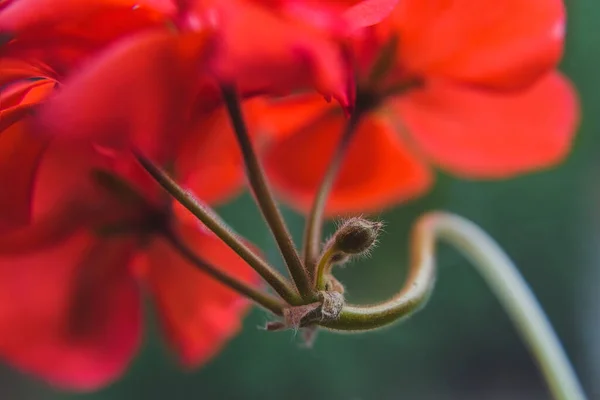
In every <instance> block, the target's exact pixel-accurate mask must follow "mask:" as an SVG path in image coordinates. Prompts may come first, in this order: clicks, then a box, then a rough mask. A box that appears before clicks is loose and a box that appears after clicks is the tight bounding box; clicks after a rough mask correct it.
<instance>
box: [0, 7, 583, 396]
mask: <svg viewBox="0 0 600 400" xmlns="http://www.w3.org/2000/svg"><path fill="white" fill-rule="evenodd" d="M563 33H564V12H563V8H562V4H561V2H560V1H558V0H550V1H548V0H544V1H542V0H531V1H529V2H527V3H526V4H525V3H523V2H519V1H516V0H502V1H501V2H500V3H498V4H496V5H495V6H494V7H490V6H489V5H487V6H486V5H484V4H483V3H481V2H480V1H477V0H454V1H440V0H425V1H422V0H404V1H401V2H399V5H397V6H396V1H391V0H364V1H330V2H317V1H310V0H141V1H140V0H137V1H134V0H87V1H80V0H6V1H0V190H1V193H0V357H2V358H3V359H4V360H6V361H7V362H9V363H11V364H13V365H15V366H17V367H18V368H20V369H21V370H23V371H26V372H31V373H34V374H36V375H39V376H41V377H43V378H44V379H46V380H48V381H49V382H51V383H53V384H56V385H60V386H63V387H70V388H78V389H92V388H96V387H99V386H101V385H104V384H106V383H107V382H109V381H111V380H113V379H115V378H116V377H118V376H119V375H120V374H121V373H122V372H123V370H124V369H125V368H126V366H127V365H128V362H129V361H130V360H131V358H132V357H133V354H134V353H135V351H136V349H137V347H138V346H139V342H140V336H141V324H142V321H141V306H140V289H141V290H142V291H143V292H146V293H148V294H149V295H150V297H151V298H152V299H153V301H154V303H155V306H156V310H157V312H158V315H159V318H160V321H161V322H162V325H163V328H164V332H165V336H166V339H167V340H168V342H169V343H170V344H171V346H172V347H173V348H174V350H175V351H176V352H177V353H178V354H179V356H180V358H181V360H182V362H183V363H185V364H187V365H197V364H199V363H202V362H203V361H205V360H207V359H208V358H209V357H210V356H211V355H212V354H214V353H215V352H216V351H217V350H218V349H219V347H220V346H221V345H222V344H223V343H224V342H225V341H226V340H227V339H228V338H229V337H231V336H232V335H233V334H234V333H235V332H236V331H237V329H238V327H239V320H240V318H241V316H242V315H243V313H244V310H245V309H246V307H245V306H246V303H245V302H244V301H243V298H242V297H241V296H240V295H239V294H237V293H235V292H233V291H232V290H231V289H229V288H227V287H225V286H223V285H222V284H220V283H217V282H216V281H214V280H212V278H210V277H208V276H207V275H205V274H204V273H203V272H200V271H198V270H197V269H195V268H194V266H192V265H191V264H190V263H189V262H188V261H187V260H186V259H184V257H183V256H182V255H180V254H179V253H178V252H177V251H176V249H175V248H173V247H172V244H171V243H170V242H169V240H168V235H165V232H169V233H170V234H173V235H176V236H177V237H179V238H182V240H183V241H185V242H186V243H187V244H189V246H190V247H191V248H193V249H194V251H196V252H197V253H198V254H199V255H200V256H201V257H202V258H203V259H204V260H205V261H207V262H209V263H210V264H212V265H215V266H217V267H218V268H221V269H222V270H224V271H226V272H227V273H228V274H230V275H234V276H237V277H238V278H239V279H240V280H242V281H245V282H249V283H256V281H257V279H256V276H255V274H254V271H252V270H251V269H250V267H249V266H248V265H246V263H245V262H244V261H243V260H242V259H241V258H240V257H239V256H238V255H237V254H236V253H235V252H234V251H233V250H231V249H230V248H229V247H227V246H226V245H225V244H224V243H223V242H222V241H221V240H220V239H219V238H217V237H216V236H214V235H213V234H212V233H211V232H209V231H208V230H207V229H206V228H205V227H204V226H203V225H200V224H199V223H198V222H197V221H196V220H195V219H194V218H193V217H192V216H191V215H190V214H188V213H187V211H185V210H184V209H183V207H181V206H180V205H179V204H178V203H176V202H174V201H173V199H172V198H170V197H169V196H167V195H166V194H165V193H164V192H163V191H162V190H161V189H160V188H159V186H158V184H157V183H156V182H155V181H154V180H153V179H152V178H151V177H150V176H149V175H148V174H147V172H146V171H145V170H144V169H143V168H142V167H141V165H140V164H139V162H138V159H137V158H136V157H135V155H139V154H141V155H142V156H143V157H145V158H147V159H149V160H151V161H152V162H153V163H155V164H156V165H159V166H160V167H161V168H164V169H166V170H168V171H169V173H170V174H171V175H172V176H174V177H175V178H176V179H177V180H178V181H179V182H180V183H181V184H182V185H183V186H184V187H186V188H188V189H189V190H190V191H191V192H193V194H194V195H195V197H197V198H198V199H200V201H202V202H205V203H215V202H220V201H224V200H226V199H228V198H230V197H231V196H232V195H233V194H235V193H236V192H237V191H239V190H240V189H241V188H242V185H243V183H244V171H243V163H242V157H241V154H240V152H239V150H238V146H237V143H235V137H234V135H233V133H232V131H231V127H230V126H229V122H228V120H227V113H226V111H225V109H224V106H223V104H222V100H221V95H220V87H221V86H223V85H229V86H234V87H236V88H237V90H238V91H239V93H240V97H241V98H242V99H244V102H243V103H244V104H243V105H244V107H245V113H246V116H247V118H248V120H249V122H250V125H251V127H252V128H253V129H252V131H253V132H255V133H254V136H253V138H254V139H256V142H257V143H258V144H260V145H261V146H262V147H261V148H262V150H264V151H263V153H262V156H263V159H264V162H265V165H266V167H267V172H268V175H269V176H270V178H271V179H272V181H273V183H274V185H275V186H276V188H277V189H278V190H279V191H280V193H281V195H282V196H283V198H285V199H286V200H289V202H290V204H292V205H294V206H296V207H299V208H301V209H304V208H306V206H307V205H308V204H310V202H311V201H312V198H313V197H314V194H315V192H316V190H317V187H318V184H319V182H320V180H321V178H322V175H323V173H324V171H325V168H326V164H327V163H328V160H329V158H330V157H331V154H332V152H333V151H334V148H335V146H336V143H337V140H338V137H339V134H340V132H341V127H342V125H343V123H344V119H345V116H344V113H346V114H348V113H351V112H354V111H353V110H354V107H355V106H356V112H360V113H361V115H362V118H361V119H360V120H359V125H358V128H357V132H356V133H355V137H354V138H353V142H352V144H351V147H350V149H349V153H348V156H347V159H346V161H345V163H344V165H343V168H342V171H341V175H340V176H339V179H338V180H337V181H336V185H335V187H334V190H333V193H332V196H331V198H330V201H329V203H328V212H330V213H333V212H348V211H364V210H372V209H375V208H380V207H383V206H388V205H391V204H394V203H397V202H399V201H401V200H404V199H406V198H408V197H413V196H415V195H417V194H420V193H422V192H423V191H424V190H425V189H426V188H427V187H428V185H429V184H430V181H431V177H430V172H429V170H428V169H427V168H426V167H425V165H424V161H431V162H433V163H436V164H438V165H440V166H442V167H445V168H447V169H449V170H450V171H453V172H456V173H458V174H462V175H465V176H471V177H504V176H510V175H513V174H516V173H520V172H524V171H528V170H532V169H536V168H540V167H543V166H547V165H551V164H553V163H555V162H557V161H558V160H559V159H560V158H561V157H562V156H563V155H564V154H565V153H566V151H567V150H568V148H569V142H570V138H571V136H572V134H573V128H574V124H575V120H576V102H575V98H574V95H573V92H572V90H571V88H570V86H569V85H568V83H567V82H566V80H565V79H564V78H562V77H561V76H560V75H559V74H558V73H556V72H553V68H555V65H556V63H557V62H558V59H559V57H560V54H561V48H562V43H563ZM355 75H356V77H355ZM309 91H310V92H309ZM291 93H308V94H306V95H297V94H295V95H293V96H291V97H286V96H289V95H290V94H291ZM275 98H276V100H274V99H275ZM324 98H325V99H327V100H328V101H329V102H327V101H325V99H324ZM332 98H333V99H335V100H336V102H331V101H330V99H332ZM355 100H356V101H355ZM339 105H341V107H339Z"/></svg>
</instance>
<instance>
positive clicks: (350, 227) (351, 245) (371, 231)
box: [333, 217, 383, 254]
mask: <svg viewBox="0 0 600 400" xmlns="http://www.w3.org/2000/svg"><path fill="white" fill-rule="evenodd" d="M382 227H383V223H381V222H374V221H369V220H368V219H364V218H361V217H352V218H350V219H348V220H346V221H344V223H342V225H341V226H340V228H339V229H338V230H337V232H336V233H335V234H334V235H333V246H334V248H335V250H336V251H337V252H340V253H343V254H362V253H364V252H366V251H368V250H369V249H370V248H371V247H372V246H373V245H374V244H375V242H376V241H377V236H378V235H379V231H380V230H381V228H382Z"/></svg>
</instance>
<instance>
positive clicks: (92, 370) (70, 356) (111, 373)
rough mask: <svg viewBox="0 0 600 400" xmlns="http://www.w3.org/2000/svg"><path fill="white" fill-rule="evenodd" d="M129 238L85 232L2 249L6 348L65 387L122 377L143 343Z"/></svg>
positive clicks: (0, 310) (0, 327) (6, 354)
mask: <svg viewBox="0 0 600 400" xmlns="http://www.w3.org/2000/svg"><path fill="white" fill-rule="evenodd" d="M131 250H132V248H131V245H130V244H129V243H127V242H125V241H120V240H119V241H117V240H114V239H106V240H98V239H97V238H95V237H93V236H92V235H90V234H88V233H85V232H82V231H79V232H76V233H74V234H72V235H71V236H69V237H67V238H66V239H65V240H64V241H62V242H60V243H58V244H57V245H56V246H54V247H49V248H47V247H46V248H43V249H38V250H36V249H32V251H31V252H28V253H25V254H24V255H21V256H12V257H7V256H3V255H1V254H0V355H1V356H2V358H4V359H5V360H7V361H8V362H9V363H10V364H12V365H14V366H15V367H17V368H18V369H20V370H22V371H24V372H27V373H32V374H35V375H38V376H40V377H42V378H44V379H45V380H47V381H48V382H50V383H52V384H54V385H57V386H61V387H64V388H70V389H78V390H91V389H96V388H98V387H100V386H103V385H105V384H107V383H108V382H110V381H112V380H114V379H116V378H117V377H119V376H120V375H121V374H122V373H123V371H124V369H125V368H126V367H127V364H128V363H129V361H130V360H131V357H132V356H133V354H134V352H135V350H136V349H137V347H138V345H139V339H140V329H141V313H140V304H139V298H138V293H137V290H136V286H135V284H134V281H133V280H132V279H130V278H129V277H128V275H127V273H128V272H127V268H126V267H127V262H128V260H129V259H130V257H131V255H132V253H131Z"/></svg>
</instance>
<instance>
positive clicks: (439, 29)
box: [393, 0, 565, 88]
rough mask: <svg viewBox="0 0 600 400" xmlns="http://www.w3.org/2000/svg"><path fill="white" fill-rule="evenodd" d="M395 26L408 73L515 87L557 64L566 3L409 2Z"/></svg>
mask: <svg viewBox="0 0 600 400" xmlns="http://www.w3.org/2000/svg"><path fill="white" fill-rule="evenodd" d="M393 23H394V24H395V26H396V29H397V31H398V34H399V37H400V41H399V42H400V46H399V56H400V60H401V61H400V62H401V63H402V65H403V67H404V68H406V69H407V70H408V72H410V73H413V74H417V75H427V76H436V77H446V78H451V79H458V80H462V81H468V82H472V83H476V84H483V85H489V86H493V87H500V88H506V87H510V88H512V87H518V86H522V85H526V84H529V83H530V82H532V80H534V79H535V78H537V77H538V76H540V75H542V74H543V73H545V72H547V71H549V70H550V69H552V68H553V67H555V66H556V64H557V62H558V60H559V59H560V57H561V55H562V50H563V42H564V33H565V10H564V5H563V2H562V1H561V0H528V1H521V0H499V1H495V2H494V3H493V5H491V6H490V4H489V3H488V2H486V1H480V0H452V1H448V0H403V1H400V2H399V5H398V9H397V12H396V13H395V16H394V21H393Z"/></svg>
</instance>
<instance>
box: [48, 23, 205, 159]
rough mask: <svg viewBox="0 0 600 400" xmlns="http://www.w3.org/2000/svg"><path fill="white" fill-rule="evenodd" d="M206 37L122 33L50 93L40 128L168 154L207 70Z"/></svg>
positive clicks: (152, 154) (162, 155)
mask: <svg viewBox="0 0 600 400" xmlns="http://www.w3.org/2000/svg"><path fill="white" fill-rule="evenodd" d="M209 36H210V33H209V32H201V33H194V34H189V35H183V34H182V35H178V34H173V33H169V32H168V31H166V30H165V31H156V32H146V33H142V34H138V35H132V36H131V37H129V38H127V39H123V40H122V41H120V42H119V43H118V44H117V45H115V46H114V47H112V48H110V49H108V50H107V51H105V52H103V53H102V54H101V55H100V56H99V57H98V58H97V59H95V60H92V61H91V62H90V63H89V64H88V66H87V68H83V69H82V70H81V71H80V72H79V73H78V74H76V75H74V76H73V77H72V78H71V79H68V80H67V81H66V82H65V84H64V86H63V89H62V90H61V91H60V92H58V93H57V95H56V96H54V97H52V98H51V99H49V101H48V103H47V104H46V106H45V107H44V108H42V109H41V111H40V118H39V120H40V122H41V123H42V127H43V128H45V129H47V130H48V131H49V132H51V133H53V134H55V135H69V136H72V137H81V138H86V139H92V140H94V141H96V142H97V143H99V144H102V145H106V146H108V147H114V148H121V149H122V148H128V147H129V146H131V145H133V146H135V147H137V148H139V149H140V150H142V151H143V152H145V153H146V154H147V155H148V156H150V157H156V158H158V159H161V160H162V161H166V160H168V159H170V157H172V154H173V149H174V148H176V146H177V143H178V139H179V138H180V136H181V135H182V133H183V132H184V127H185V123H186V119H187V118H188V117H189V116H188V113H189V107H190V104H191V96H192V95H193V88H194V87H195V81H194V77H195V76H196V74H198V73H199V72H200V71H202V67H203V66H202V64H201V61H203V59H204V57H205V56H206V54H207V50H208V49H207V41H208V39H209Z"/></svg>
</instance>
